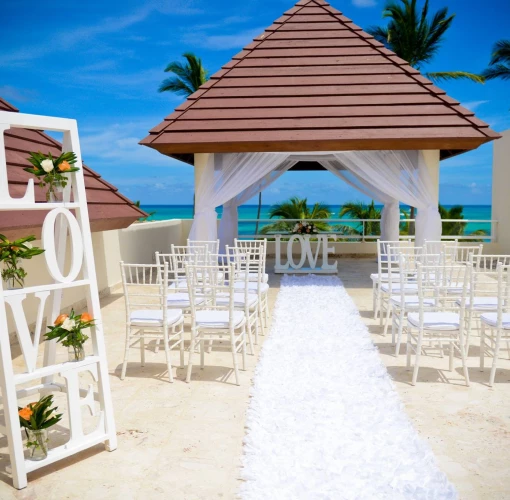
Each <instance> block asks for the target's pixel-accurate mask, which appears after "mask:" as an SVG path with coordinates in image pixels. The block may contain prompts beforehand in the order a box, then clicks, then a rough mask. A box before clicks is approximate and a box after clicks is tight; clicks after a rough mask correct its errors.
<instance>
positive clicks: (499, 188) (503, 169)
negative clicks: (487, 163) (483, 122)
mask: <svg viewBox="0 0 510 500" xmlns="http://www.w3.org/2000/svg"><path fill="white" fill-rule="evenodd" d="M502 136H503V137H502V138H501V139H499V140H498V141H494V158H493V163H492V219H493V220H497V221H498V223H497V227H494V226H493V227H492V228H491V231H492V234H493V235H494V234H495V235H496V241H497V243H498V247H497V252H498V253H501V254H510V195H509V192H508V188H509V187H510V130H505V131H504V132H503V133H502Z"/></svg>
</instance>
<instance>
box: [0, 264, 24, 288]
mask: <svg viewBox="0 0 510 500" xmlns="http://www.w3.org/2000/svg"><path fill="white" fill-rule="evenodd" d="M18 262H19V259H17V260H16V265H17V264H18ZM14 269H15V268H13V267H12V266H11V265H8V264H7V263H6V262H4V263H3V265H2V281H3V288H4V290H18V289H20V288H23V287H24V286H25V279H24V278H21V277H19V276H16V277H15V276H13V270H14ZM17 269H19V268H17Z"/></svg>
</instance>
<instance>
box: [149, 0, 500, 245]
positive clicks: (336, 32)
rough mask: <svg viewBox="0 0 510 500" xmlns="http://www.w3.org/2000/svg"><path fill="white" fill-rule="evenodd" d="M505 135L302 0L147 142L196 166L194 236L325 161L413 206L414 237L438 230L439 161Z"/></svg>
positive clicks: (391, 205) (391, 211) (390, 230)
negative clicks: (283, 179) (291, 174)
mask: <svg viewBox="0 0 510 500" xmlns="http://www.w3.org/2000/svg"><path fill="white" fill-rule="evenodd" d="M498 137H499V134H497V133H496V132H494V131H492V130H491V129H490V128H489V126H488V125H487V124H486V123H484V122H483V121H481V120H479V119H477V118H476V117H475V116H474V114H473V113H472V112H471V111H469V110H468V109H466V108H464V107H462V106H461V105H460V104H459V102H458V101H456V100H454V99H452V98H451V97H449V96H447V95H446V93H445V92H444V91H443V90H441V89H440V88H438V87H436V86H435V85H434V84H433V83H432V82H431V81H430V80H428V79H427V78H425V77H424V76H422V75H421V74H420V73H419V72H418V71H417V70H416V69H414V68H412V67H411V66H410V65H409V64H408V63H407V62H406V61H404V60H402V59H400V58H399V57H397V56H396V55H395V54H394V53H393V52H391V51H390V50H388V49H387V48H385V47H384V46H383V45H382V44H381V43H379V42H377V41H376V40H375V39H374V38H373V37H372V36H371V35H369V34H367V33H365V32H364V31H363V30H362V29H361V28H360V27H359V26H356V25H355V24H354V23H353V22H352V21H351V20H350V19H349V18H347V17H345V16H344V15H343V14H342V13H341V12H340V11H338V10H336V9H335V8H333V7H331V6H330V5H329V4H328V3H327V2H325V1H324V0H300V1H299V2H298V3H296V5H295V6H294V7H292V8H291V9H290V10H288V11H287V12H285V13H284V14H283V16H282V17H280V18H279V19H277V20H276V21H275V22H274V23H273V24H272V25H271V26H269V27H268V28H267V29H266V30H265V31H264V33H262V34H261V35H259V36H258V37H256V38H255V39H254V40H253V42H251V43H250V44H248V45H247V46H246V47H245V48H244V49H243V50H242V51H241V52H240V53H239V54H237V55H236V56H234V57H233V59H232V60H231V61H230V62H229V63H227V64H226V65H225V66H223V67H222V69H221V70H220V71H218V72H217V73H215V74H214V75H212V77H211V79H210V80H209V81H208V82H206V83H205V84H204V85H202V86H201V87H200V89H199V90H198V91H197V92H195V93H194V94H193V95H191V96H190V97H189V98H188V99H187V100H186V101H185V102H184V103H183V104H181V105H180V106H178V107H177V108H176V109H175V111H174V112H173V113H172V114H170V115H169V116H167V117H166V118H165V119H164V121H163V122H162V123H160V124H159V125H157V126H156V127H154V128H153V129H152V130H151V131H150V133H149V135H148V136H147V137H146V138H145V139H143V140H142V141H141V142H140V143H141V144H143V145H145V146H149V147H151V148H154V149H156V150H157V151H159V152H160V153H162V154H165V155H168V156H171V157H174V158H177V159H179V160H182V161H183V162H186V163H188V164H192V165H194V167H195V196H196V201H195V203H196V215H195V221H194V224H193V227H192V229H191V233H190V237H191V238H194V239H198V240H207V239H215V238H216V231H217V229H216V217H217V216H216V212H215V208H216V207H217V206H220V205H223V208H224V209H223V217H222V221H221V223H220V229H219V232H220V238H221V240H222V243H223V244H224V243H229V242H231V241H232V240H233V238H234V237H235V235H236V231H237V207H238V206H239V205H240V204H242V203H244V202H245V201H247V200H248V199H250V198H251V197H253V196H254V195H256V194H257V193H258V192H260V191H261V190H263V189H264V188H265V187H267V186H268V185H269V184H270V183H271V182H273V181H274V180H275V179H276V178H278V177H279V176H280V175H281V174H282V173H283V172H285V171H287V170H318V169H327V170H329V171H331V172H332V173H333V174H335V175H337V176H339V177H341V178H342V179H344V180H345V181H346V182H348V183H349V184H351V185H352V186H354V187H356V188H358V189H359V190H360V191H362V192H364V193H365V194H367V195H369V196H371V197H372V198H374V199H375V200H378V201H379V202H381V203H383V204H384V210H383V215H382V221H381V233H382V235H381V237H382V239H386V240H395V239H398V226H399V218H400V215H399V208H398V202H403V203H406V204H408V205H411V206H415V207H417V208H418V216H417V218H416V241H417V243H418V244H420V243H422V242H423V240H424V239H429V240H437V239H439V238H440V236H441V220H440V216H439V213H438V209H437V207H438V192H439V162H440V160H441V159H445V158H449V157H451V156H453V155H457V154H460V153H463V152H466V151H469V150H472V149H475V148H477V147H479V146H480V145H482V144H484V143H486V142H489V141H492V140H493V139H496V138H498Z"/></svg>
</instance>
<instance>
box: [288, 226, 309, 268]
mask: <svg viewBox="0 0 510 500" xmlns="http://www.w3.org/2000/svg"><path fill="white" fill-rule="evenodd" d="M294 240H298V241H299V246H300V247H301V259H300V260H299V263H298V264H296V263H295V262H294V257H293V255H292V245H293V243H294ZM303 240H304V238H303V237H302V236H301V235H300V234H293V235H292V236H291V237H290V238H289V241H288V243H287V260H288V262H289V264H290V267H292V269H301V268H302V267H303V265H304V263H305V260H306V252H304V251H303Z"/></svg>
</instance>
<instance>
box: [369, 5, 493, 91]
mask: <svg viewBox="0 0 510 500" xmlns="http://www.w3.org/2000/svg"><path fill="white" fill-rule="evenodd" d="M383 17H384V18H386V19H388V24H387V25H386V26H372V27H370V28H368V29H367V31H368V33H370V34H371V35H372V36H373V37H374V38H375V39H376V40H377V41H379V42H381V43H383V44H384V45H385V46H386V47H387V48H389V49H390V50H392V51H393V52H395V54H397V55H398V56H399V57H401V58H402V59H405V60H406V61H407V62H408V63H409V64H410V65H411V66H413V67H414V68H417V69H421V67H422V66H423V65H424V64H428V63H430V62H431V61H432V59H433V58H434V56H435V55H436V54H437V52H438V50H439V49H440V47H441V44H442V43H443V41H444V37H445V34H446V32H447V31H448V29H449V28H450V27H451V25H452V23H453V19H454V18H455V14H451V15H449V14H448V8H447V7H443V8H442V9H439V10H438V11H437V12H435V13H433V14H432V15H431V16H429V0H425V3H424V4H423V7H422V9H421V12H420V11H419V9H418V6H417V0H390V1H388V2H387V3H386V6H385V8H384V10H383ZM427 76H429V77H430V78H431V79H434V78H435V79H437V80H452V79H455V80H457V79H461V78H463V79H469V80H472V81H475V82H478V83H483V81H484V79H483V77H480V75H475V74H473V73H468V72H466V71H453V72H447V71H442V72H438V73H429V74H428V75H427Z"/></svg>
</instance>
